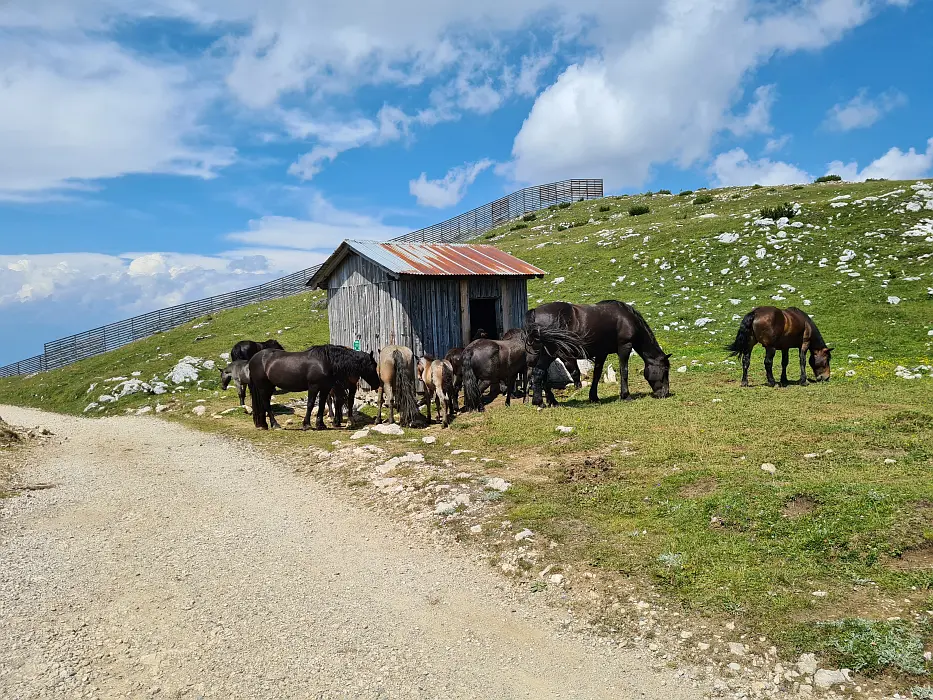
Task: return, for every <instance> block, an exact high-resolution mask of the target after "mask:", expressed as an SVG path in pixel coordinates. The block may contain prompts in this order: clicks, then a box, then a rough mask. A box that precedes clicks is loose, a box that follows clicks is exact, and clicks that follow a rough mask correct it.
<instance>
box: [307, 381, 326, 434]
mask: <svg viewBox="0 0 933 700" xmlns="http://www.w3.org/2000/svg"><path fill="white" fill-rule="evenodd" d="M316 398H317V390H315V389H312V388H311V387H308V408H307V410H306V411H305V419H304V420H303V421H301V429H302V430H310V429H311V411H313V410H314V400H315V399H316ZM324 401H325V402H326V401H327V396H326V394H325V398H324Z"/></svg>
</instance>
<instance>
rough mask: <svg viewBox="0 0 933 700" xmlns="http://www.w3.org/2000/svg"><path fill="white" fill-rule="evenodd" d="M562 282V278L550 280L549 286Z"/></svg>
mask: <svg viewBox="0 0 933 700" xmlns="http://www.w3.org/2000/svg"><path fill="white" fill-rule="evenodd" d="M563 281H564V278H563V277H555V278H554V279H553V280H551V284H560V283H561V282H563Z"/></svg>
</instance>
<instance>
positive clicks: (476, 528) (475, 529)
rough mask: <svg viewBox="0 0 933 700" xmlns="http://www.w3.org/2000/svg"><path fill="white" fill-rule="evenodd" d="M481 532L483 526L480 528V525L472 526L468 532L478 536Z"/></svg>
mask: <svg viewBox="0 0 933 700" xmlns="http://www.w3.org/2000/svg"><path fill="white" fill-rule="evenodd" d="M482 531H483V526H482V525H473V526H472V527H471V528H470V532H471V533H472V534H474V535H479V534H480V533H482Z"/></svg>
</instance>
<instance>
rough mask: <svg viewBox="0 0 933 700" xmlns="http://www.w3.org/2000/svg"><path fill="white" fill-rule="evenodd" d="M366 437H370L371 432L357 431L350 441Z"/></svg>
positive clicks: (365, 430)
mask: <svg viewBox="0 0 933 700" xmlns="http://www.w3.org/2000/svg"><path fill="white" fill-rule="evenodd" d="M365 437H369V430H367V429H365V428H364V429H363V430H357V431H356V432H355V433H353V435H351V436H350V439H351V440H362V439H363V438H365Z"/></svg>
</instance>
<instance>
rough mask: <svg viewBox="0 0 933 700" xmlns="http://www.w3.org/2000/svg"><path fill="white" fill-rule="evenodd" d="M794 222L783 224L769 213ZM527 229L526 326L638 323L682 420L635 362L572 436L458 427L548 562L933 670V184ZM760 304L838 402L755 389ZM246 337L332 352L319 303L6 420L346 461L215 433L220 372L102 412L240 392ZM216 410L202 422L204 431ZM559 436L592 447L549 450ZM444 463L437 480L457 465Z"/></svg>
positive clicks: (602, 210)
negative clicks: (167, 429)
mask: <svg viewBox="0 0 933 700" xmlns="http://www.w3.org/2000/svg"><path fill="white" fill-rule="evenodd" d="M775 208H786V211H777V212H769V211H767V210H769V209H775ZM645 209H647V210H648V211H647V213H639V212H643V211H644V210H645ZM787 214H792V216H789V217H788V219H789V220H788V221H783V220H781V216H782V215H787ZM525 218H527V219H530V220H528V221H515V222H511V223H510V224H508V225H506V226H503V227H502V228H500V229H497V230H495V231H491V232H489V233H488V234H486V235H485V236H484V237H483V238H484V242H491V243H493V244H495V245H497V246H499V247H500V248H502V249H503V250H507V251H509V252H510V253H513V254H515V255H517V256H519V257H521V258H523V259H525V260H527V261H529V262H532V263H534V264H536V265H538V266H539V267H541V268H542V269H544V270H546V271H547V272H548V274H547V276H546V278H545V279H543V280H540V281H534V282H532V283H531V284H530V285H529V305H530V306H535V305H537V304H538V303H541V302H544V301H551V300H556V299H564V300H568V301H578V302H595V301H599V300H601V299H608V298H615V299H620V300H622V301H628V302H632V303H634V304H635V305H636V306H637V307H638V308H639V309H640V310H641V311H642V312H643V314H644V315H645V317H646V318H647V319H648V320H649V322H650V323H651V325H652V327H653V328H654V329H655V331H656V333H657V336H658V339H659V341H660V342H661V345H662V346H663V347H664V349H665V350H666V351H667V352H670V353H673V357H672V360H671V361H672V367H673V368H674V371H672V375H671V389H672V391H673V392H674V395H673V396H672V397H671V398H669V399H665V400H663V401H655V400H651V399H647V398H644V396H645V395H646V394H647V390H648V386H647V384H646V383H645V382H644V381H643V380H642V378H641V376H640V371H641V364H640V362H639V361H638V360H637V359H633V362H632V380H631V387H632V391H633V392H638V393H640V394H641V398H640V400H637V401H635V402H632V403H622V402H618V401H611V400H610V398H611V397H612V396H613V395H615V394H616V393H617V391H618V384H605V385H603V387H602V389H601V395H602V396H603V397H605V399H606V400H605V401H604V402H603V403H601V404H600V405H590V404H587V403H585V402H584V399H585V395H586V389H584V390H583V391H582V392H577V393H574V392H565V393H564V394H563V395H562V396H561V397H560V398H561V400H562V402H563V405H562V406H561V407H560V408H558V409H554V410H549V411H543V412H538V411H535V410H534V409H532V408H531V407H530V406H522V405H513V406H512V407H511V408H510V409H505V408H504V407H495V408H493V409H491V410H489V411H487V412H486V413H485V414H484V415H482V416H475V415H474V416H461V417H459V418H458V419H457V421H455V423H454V426H453V429H452V430H451V431H449V433H448V434H449V435H450V436H452V437H451V440H454V441H456V443H457V445H458V446H460V447H464V446H467V447H471V448H472V449H475V450H476V451H477V452H481V451H484V450H485V451H486V454H495V455H498V456H500V457H501V461H500V462H496V463H495V468H496V469H497V472H496V474H497V475H500V476H505V477H506V478H508V479H509V480H510V481H512V483H513V484H514V487H513V489H511V490H510V491H509V492H508V493H507V503H508V507H509V511H510V517H511V518H512V520H513V521H514V522H516V523H520V524H521V525H522V526H527V527H529V528H531V529H532V530H534V531H535V532H540V533H542V534H543V535H546V536H549V537H551V538H553V539H554V540H555V541H557V542H559V543H560V544H561V546H560V547H559V548H558V549H556V550H554V551H553V552H552V554H553V556H555V557H557V558H559V559H560V561H561V562H562V563H563V564H565V565H567V566H571V565H573V566H584V567H586V568H588V569H589V570H591V571H597V572H603V573H605V574H607V575H610V574H611V575H613V576H622V577H625V578H629V579H631V580H637V581H644V582H645V583H647V584H650V585H652V586H655V587H657V588H659V589H661V590H663V591H664V592H666V594H667V595H668V597H669V599H670V600H676V601H678V602H679V603H681V604H682V605H683V606H684V607H685V608H686V609H688V610H693V611H699V612H702V613H704V614H707V615H713V616H729V617H733V618H734V619H736V620H739V621H740V622H741V623H742V624H744V625H747V626H749V627H750V628H751V629H754V630H766V631H768V634H769V635H771V637H772V638H773V639H775V640H777V641H780V642H782V643H783V644H785V645H787V646H788V647H789V648H796V649H798V650H803V651H818V652H819V653H821V654H822V655H824V656H833V655H835V656H836V658H837V660H838V662H839V663H842V664H846V665H848V666H849V667H851V668H858V669H862V670H865V671H869V672H870V671H876V670H883V669H887V670H891V669H893V670H894V671H895V672H898V673H904V674H907V675H909V676H910V677H911V678H913V675H911V674H922V673H923V672H926V671H927V670H929V666H928V665H925V664H924V661H923V658H922V652H923V649H924V645H926V647H927V648H929V647H930V645H931V643H933V632H931V624H930V617H931V616H930V614H929V613H928V612H927V611H929V610H933V594H931V591H933V506H931V504H933V479H931V473H933V447H931V445H933V408H931V396H933V368H931V365H933V358H931V355H933V274H931V270H933V265H931V257H933V188H931V186H930V184H929V183H922V184H918V183H914V182H867V183H862V184H845V183H828V184H820V185H808V186H805V187H777V188H758V187H746V188H728V189H720V190H712V191H702V192H698V193H680V194H667V193H656V194H653V195H639V196H626V197H611V198H606V199H604V200H599V201H593V202H580V203H577V204H574V205H571V206H569V207H558V208H553V209H551V210H547V211H543V212H539V213H538V214H537V215H536V216H534V217H530V216H529V217H525ZM765 219H770V221H766V220H765ZM764 304H774V305H777V306H782V307H786V306H799V307H800V308H803V309H805V310H806V311H808V312H809V313H810V314H811V315H812V316H813V318H814V320H815V321H816V323H817V324H818V325H819V327H820V329H821V330H822V332H823V335H824V337H825V338H826V339H827V341H828V342H829V343H830V344H831V345H834V347H835V350H834V359H833V368H832V369H833V379H832V381H831V382H830V383H829V384H826V385H811V386H809V387H806V388H803V387H797V386H791V387H788V388H786V389H769V388H767V387H766V386H764V371H763V368H762V362H761V360H762V351H761V350H760V349H758V350H757V351H756V353H755V355H754V357H753V363H752V370H751V373H750V378H751V381H752V387H750V388H748V389H741V388H740V387H739V386H738V379H739V378H740V368H739V367H738V365H737V364H736V362H735V360H733V359H730V358H729V357H728V356H727V354H726V353H725V352H724V351H723V349H722V348H723V346H724V345H726V344H727V343H728V342H729V341H731V340H732V338H733V337H734V334H735V331H736V328H737V324H738V320H739V319H740V318H741V316H742V315H743V314H745V313H746V312H747V311H749V310H750V309H751V308H752V307H754V306H756V305H764ZM205 323H206V325H203V324H205ZM280 331H281V333H280ZM205 336H206V337H205ZM245 337H251V338H255V339H260V338H266V337H276V338H279V339H280V341H281V342H282V343H283V345H285V346H286V347H288V348H301V347H306V346H308V345H310V344H313V343H318V342H323V341H324V340H326V337H327V328H326V319H325V311H324V307H323V304H322V298H321V295H320V294H317V293H308V294H305V295H301V296H297V297H293V298H291V299H286V300H282V301H276V302H269V303H267V304H261V305H259V306H254V307H248V308H245V309H240V310H236V311H229V312H224V313H220V314H216V315H214V316H213V317H210V318H208V319H204V320H202V321H200V322H198V323H194V324H188V325H187V326H185V327H184V328H180V329H177V330H175V331H172V332H170V333H165V334H162V335H160V336H156V337H154V338H151V339H148V340H145V341H140V342H138V343H134V344H132V345H130V346H127V347H125V348H122V349H120V350H117V351H114V352H112V353H109V354H108V355H104V356H101V357H98V358H93V359H90V360H86V361H83V362H80V363H77V364H75V365H73V366H71V367H67V368H64V369H62V370H57V371H55V372H49V373H47V374H42V375H38V376H35V377H31V378H17V379H9V380H0V403H4V402H9V403H21V404H27V405H32V406H39V407H43V408H48V409H53V410H61V411H66V412H71V413H81V412H84V411H85V410H86V409H87V407H88V406H89V405H90V404H92V403H97V404H98V405H96V406H94V407H93V408H91V409H89V410H88V414H89V415H107V414H114V413H123V412H125V411H128V410H130V411H135V410H139V409H141V408H142V409H143V410H146V407H155V406H156V405H157V404H160V405H161V406H169V407H171V412H170V413H168V414H167V415H170V416H178V417H180V416H185V420H189V421H191V422H193V423H194V424H196V425H199V426H201V427H204V428H209V429H223V430H225V431H227V432H231V433H234V434H238V435H242V436H247V437H252V438H254V439H260V440H262V441H264V442H267V443H269V444H274V443H275V442H276V441H278V442H282V441H289V442H290V443H294V444H296V445H303V446H306V445H308V444H314V445H318V446H327V445H329V443H330V442H331V441H332V440H333V439H334V437H335V436H334V433H324V434H298V433H295V432H293V431H287V433H288V434H287V435H283V434H274V435H263V436H257V434H256V431H254V430H253V428H252V424H251V422H250V421H248V420H244V419H240V420H231V421H229V422H226V421H225V422H220V421H217V420H216V419H211V417H210V416H211V415H212V414H214V413H216V412H218V411H220V410H223V409H225V408H228V407H230V406H232V405H234V404H235V397H234V396H233V395H232V394H233V392H228V394H226V395H223V394H220V395H218V393H217V392H216V389H217V373H216V372H211V371H207V372H205V371H203V370H202V372H201V384H200V386H195V385H194V384H192V383H188V384H184V385H177V386H176V385H174V384H172V383H171V382H169V383H168V389H169V392H168V393H167V394H164V395H159V396H153V395H148V394H145V393H135V394H130V395H127V396H124V397H121V398H120V399H119V400H117V401H114V402H110V403H101V402H100V401H99V400H98V398H99V395H101V393H102V392H105V391H110V389H109V387H113V386H115V385H119V384H120V383H119V382H108V381H107V380H108V379H111V378H114V377H126V378H130V377H131V376H132V373H133V372H140V375H139V379H140V380H150V379H151V378H153V377H158V378H159V380H160V381H163V382H164V381H165V376H166V374H168V373H169V372H170V370H171V369H172V367H173V366H174V365H175V364H176V363H177V362H178V361H179V360H181V359H182V358H183V357H185V356H193V357H197V358H202V359H212V360H214V361H216V362H217V364H218V366H220V365H221V364H222V361H221V360H220V358H219V355H220V353H222V352H225V351H229V348H230V346H231V345H232V344H233V342H235V341H236V340H238V339H241V338H245ZM199 338H200V339H199ZM789 375H790V377H791V379H792V380H793V379H795V378H796V376H797V375H796V358H795V357H792V358H791V364H790V369H789ZM91 384H96V386H95V388H94V389H93V390H90V391H89V387H90V385H91ZM198 401H200V402H203V403H204V405H205V408H206V409H207V411H206V413H207V415H205V416H204V417H203V418H199V417H194V416H192V414H191V413H190V409H191V408H192V407H193V406H194V405H195V403H196V402H198ZM557 425H564V426H571V427H573V429H574V431H573V433H572V434H570V435H562V434H559V433H555V427H556V426H557ZM405 440H407V438H405V439H401V440H397V442H398V448H399V449H401V450H402V451H404V449H406V447H407V448H410V445H408V444H407V443H406V442H405ZM390 442H391V441H390ZM440 443H441V441H438V446H437V447H432V448H429V449H428V450H426V451H425V454H426V457H427V458H429V459H431V458H437V459H438V460H439V459H441V458H446V459H451V460H453V461H456V460H457V459H460V457H454V456H451V455H450V454H449V449H448V450H446V451H444V450H443V449H442V448H441V447H440ZM431 450H435V451H436V454H434V453H433V452H431ZM463 459H466V458H463ZM481 464H482V463H479V462H469V468H470V470H471V471H476V470H478V469H482V468H483V467H482V466H481ZM762 465H766V466H767V467H768V469H767V470H763V469H762ZM895 617H896V618H898V620H894V621H892V620H889V619H888V618H895ZM918 649H919V651H918Z"/></svg>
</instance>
